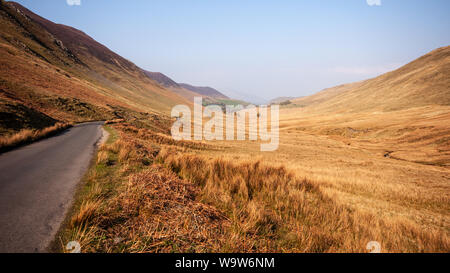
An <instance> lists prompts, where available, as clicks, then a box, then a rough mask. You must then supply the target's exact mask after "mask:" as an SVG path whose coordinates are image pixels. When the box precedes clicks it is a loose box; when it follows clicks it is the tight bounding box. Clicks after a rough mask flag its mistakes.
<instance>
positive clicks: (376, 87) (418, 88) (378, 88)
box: [293, 46, 450, 112]
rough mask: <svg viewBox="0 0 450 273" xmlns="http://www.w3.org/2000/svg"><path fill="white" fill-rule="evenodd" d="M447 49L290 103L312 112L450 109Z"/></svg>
mask: <svg viewBox="0 0 450 273" xmlns="http://www.w3.org/2000/svg"><path fill="white" fill-rule="evenodd" d="M449 75H450V47H448V46H447V47H443V48H439V49H436V50H434V51H432V52H430V53H428V54H426V55H425V56H422V57H420V58H419V59H417V60H415V61H413V62H411V63H409V64H407V65H405V66H403V67H401V68H399V69H397V70H395V71H392V72H389V73H386V74H384V75H381V76H379V77H377V78H374V79H370V80H366V81H362V82H357V83H352V84H346V85H341V86H337V87H334V88H329V89H326V90H324V91H322V92H319V93H318V94H316V95H313V96H310V97H305V98H299V99H296V100H293V103H295V104H297V105H300V106H308V108H309V109H311V110H314V111H319V112H321V111H325V112H363V111H394V110H402V109H408V108H413V107H420V106H426V105H447V106H448V105H450V76H449Z"/></svg>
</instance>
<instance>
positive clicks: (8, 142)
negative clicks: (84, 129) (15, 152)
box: [0, 123, 72, 153]
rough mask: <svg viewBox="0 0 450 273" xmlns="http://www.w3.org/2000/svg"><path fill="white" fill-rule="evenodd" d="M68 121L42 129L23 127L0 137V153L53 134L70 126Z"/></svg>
mask: <svg viewBox="0 0 450 273" xmlns="http://www.w3.org/2000/svg"><path fill="white" fill-rule="evenodd" d="M71 126H72V125H71V124H68V123H57V124H55V125H53V126H51V127H47V128H44V129H42V130H29V129H25V130H22V131H20V132H18V133H16V134H13V135H10V136H2V137H0V153H4V152H7V151H10V150H12V149H14V148H17V147H20V146H23V145H26V144H30V143H32V142H35V141H38V140H41V139H43V138H47V137H51V136H54V135H56V134H58V133H60V132H62V131H64V130H66V129H67V128H69V127H71Z"/></svg>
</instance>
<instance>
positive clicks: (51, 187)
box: [0, 122, 103, 253]
mask: <svg viewBox="0 0 450 273" xmlns="http://www.w3.org/2000/svg"><path fill="white" fill-rule="evenodd" d="M102 124H103V122H93V123H85V124H80V125H77V126H75V127H73V128H71V129H69V130H66V131H65V132H63V133H61V134H60V135H57V136H55V137H52V138H49V139H45V140H42V141H39V142H36V143H34V144H31V145H28V146H26V147H23V148H20V149H18V150H14V151H12V152H9V153H5V154H2V155H0V252H1V253H5V252H6V253H35V252H46V251H47V247H48V246H49V244H50V243H51V241H52V240H53V239H54V237H55V235H56V233H57V231H58V229H59V227H60V225H61V223H62V221H63V220H64V217H65V214H66V212H67V210H68V209H69V208H70V206H71V204H72V199H73V197H74V193H75V191H76V188H77V185H78V183H79V182H80V180H81V178H82V177H83V175H84V174H85V172H86V171H87V169H88V167H89V163H90V160H91V159H92V156H93V155H94V152H95V146H96V144H97V143H98V141H99V140H100V139H101V137H102Z"/></svg>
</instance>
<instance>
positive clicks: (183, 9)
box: [17, 0, 450, 102]
mask: <svg viewBox="0 0 450 273" xmlns="http://www.w3.org/2000/svg"><path fill="white" fill-rule="evenodd" d="M17 2H19V3H21V4H23V5H24V6H26V7H27V8H29V9H31V10H32V11H34V12H37V13H38V14H40V15H41V16H44V17H46V18H48V19H50V20H52V21H54V22H57V23H62V24H66V25H70V26H73V27H75V28H78V29H81V30H82V31H84V32H86V33H87V34H88V35H90V36H92V37H93V38H94V39H96V40H97V41H99V42H101V43H103V44H104V45H106V46H107V47H109V48H110V49H112V50H113V51H115V52H116V53H118V54H119V55H122V56H123V57H125V58H127V59H129V60H131V61H133V62H134V63H136V64H137V65H138V66H140V67H142V68H145V69H147V70H150V71H159V72H163V73H165V74H166V75H168V76H169V77H171V78H173V79H174V80H176V81H178V82H187V83H191V84H194V85H201V86H205V85H209V86H212V87H215V88H217V89H219V90H220V91H223V92H224V93H226V94H229V95H231V96H234V97H237V96H238V95H237V94H246V95H247V99H249V98H248V97H250V98H253V99H254V100H257V98H262V99H271V98H274V97H278V96H296V97H297V96H304V95H309V94H312V93H315V92H317V91H320V90H321V89H323V88H326V87H331V86H334V85H337V84H341V83H347V82H352V81H357V80H362V79H367V78H370V77H373V76H376V75H379V74H381V73H383V72H387V71H389V70H392V69H394V68H397V67H399V66H401V65H403V64H406V63H408V62H409V61H412V60H413V59H415V58H417V57H419V56H421V55H423V54H425V53H427V52H428V51H431V50H433V49H435V48H438V47H441V46H446V45H449V44H450V16H449V15H448V14H450V1H449V0H426V1H425V0H320V1H317V0H310V1H301V0H292V1H288V0H284V1H283V0H272V1H264V0H128V1H123V0H122V1H118V0H81V1H80V0H39V1H36V0H20V1H17ZM78 3H80V5H77V4H78ZM69 4H71V5H69ZM369 4H370V5H369ZM257 102H258V101H257Z"/></svg>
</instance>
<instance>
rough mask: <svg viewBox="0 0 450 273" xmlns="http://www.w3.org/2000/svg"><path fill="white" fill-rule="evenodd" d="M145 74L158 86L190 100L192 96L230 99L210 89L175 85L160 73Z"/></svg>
mask: <svg viewBox="0 0 450 273" xmlns="http://www.w3.org/2000/svg"><path fill="white" fill-rule="evenodd" d="M145 74H146V75H147V76H148V77H149V78H151V79H152V80H154V81H156V82H157V83H158V84H160V85H162V86H164V87H166V88H170V89H171V90H172V91H174V92H176V93H178V94H180V95H181V96H183V97H186V98H188V99H191V98H192V97H193V96H204V97H209V98H211V99H218V100H229V99H230V98H229V97H227V96H226V95H224V94H222V93H221V92H219V91H217V90H216V89H214V88H211V87H198V86H193V85H190V84H186V83H177V82H175V81H174V80H172V79H171V78H169V77H167V76H166V75H164V74H163V73H160V72H150V71H145Z"/></svg>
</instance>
